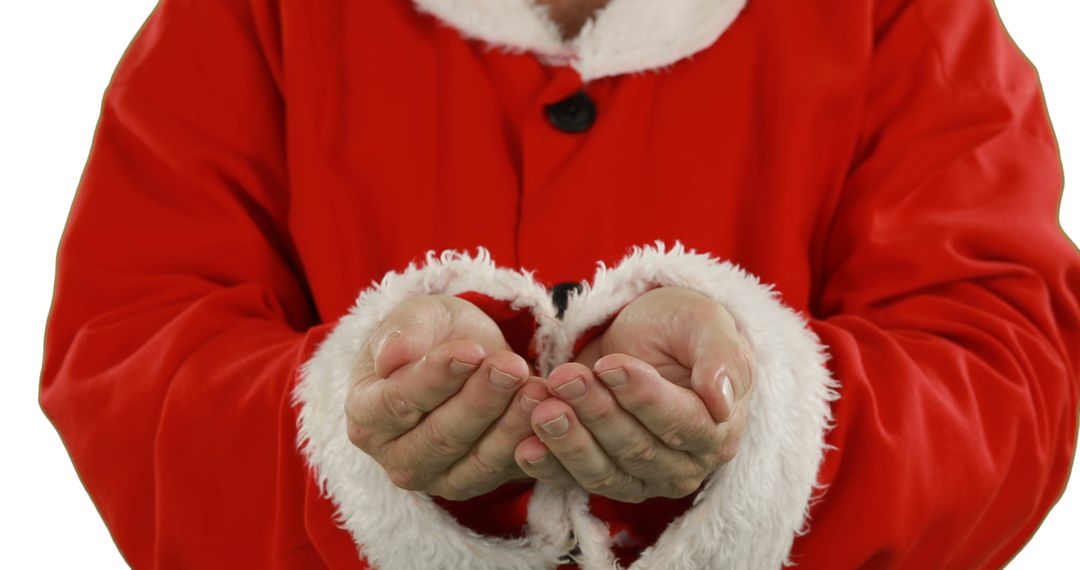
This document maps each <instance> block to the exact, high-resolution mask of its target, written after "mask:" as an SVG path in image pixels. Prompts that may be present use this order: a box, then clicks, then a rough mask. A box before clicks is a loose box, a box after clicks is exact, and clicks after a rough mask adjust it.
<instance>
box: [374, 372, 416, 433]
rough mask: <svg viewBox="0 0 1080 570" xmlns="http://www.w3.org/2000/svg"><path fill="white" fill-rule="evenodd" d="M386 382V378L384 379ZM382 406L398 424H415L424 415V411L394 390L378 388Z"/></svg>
mask: <svg viewBox="0 0 1080 570" xmlns="http://www.w3.org/2000/svg"><path fill="white" fill-rule="evenodd" d="M386 382H388V380H386ZM380 393H381V398H382V408H383V409H384V410H385V411H386V412H387V413H388V414H389V415H390V417H392V418H393V419H394V421H395V422H396V423H398V424H405V425H415V424H416V423H417V422H419V421H420V419H421V418H422V417H423V416H424V411H423V410H421V409H419V408H417V407H416V406H414V405H412V404H410V403H409V402H408V401H407V400H405V398H403V397H401V395H400V394H398V393H397V392H396V391H395V390H386V389H384V390H380Z"/></svg>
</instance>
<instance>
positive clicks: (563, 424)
mask: <svg viewBox="0 0 1080 570" xmlns="http://www.w3.org/2000/svg"><path fill="white" fill-rule="evenodd" d="M540 428H541V429H543V430H544V431H545V432H547V434H548V435H550V436H551V437H560V436H562V435H564V434H565V433H566V432H567V431H569V430H570V420H568V419H566V414H563V415H561V416H559V417H557V418H555V419H553V420H551V421H549V422H547V423H544V424H540Z"/></svg>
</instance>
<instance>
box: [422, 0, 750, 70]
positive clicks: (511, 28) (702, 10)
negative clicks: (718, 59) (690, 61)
mask: <svg viewBox="0 0 1080 570" xmlns="http://www.w3.org/2000/svg"><path fill="white" fill-rule="evenodd" d="M414 3H415V4H416V6H417V8H419V9H420V10H421V11H424V12H428V13H430V14H432V15H434V16H436V17H437V18H439V19H440V20H442V21H444V22H446V23H448V24H449V25H451V26H453V27H454V28H456V29H457V30H458V31H460V32H461V33H462V34H463V35H465V36H466V37H469V38H475V39H478V40H482V41H485V42H487V43H490V44H494V45H497V46H502V47H505V48H508V49H512V50H522V51H530V52H533V53H535V54H536V55H537V56H539V57H540V58H541V60H542V61H544V62H545V63H549V64H566V63H568V64H569V65H571V66H572V67H573V68H574V69H576V70H577V71H578V73H579V74H580V75H581V78H582V80H584V81H589V80H593V79H598V78H601V77H607V76H610V75H618V74H621V73H633V72H637V71H645V70H648V69H655V68H658V67H663V66H665V65H670V64H672V63H675V62H676V61H679V60H680V59H683V58H685V57H689V56H691V55H693V54H695V53H697V52H699V51H701V50H703V49H705V48H707V47H709V46H710V45H712V44H713V42H715V41H716V40H717V38H719V37H720V35H721V34H722V33H724V31H725V30H727V28H728V26H730V25H731V23H732V22H733V21H735V18H736V17H737V16H738V15H739V12H741V11H742V9H743V7H744V6H745V5H746V0H610V3H609V4H608V5H607V6H605V7H604V8H602V9H600V10H599V11H598V12H597V13H596V15H595V16H594V17H593V19H592V20H590V21H589V22H587V23H586V24H585V27H583V28H582V29H581V32H580V33H579V34H578V35H577V37H575V38H574V39H572V40H570V41H563V40H562V37H561V35H560V34H559V29H558V27H557V26H556V25H555V24H554V22H552V21H551V19H550V18H549V17H548V14H547V8H546V7H544V6H538V5H537V4H536V3H535V0H414Z"/></svg>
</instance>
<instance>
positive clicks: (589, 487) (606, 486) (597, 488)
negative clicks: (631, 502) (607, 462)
mask: <svg viewBox="0 0 1080 570" xmlns="http://www.w3.org/2000/svg"><path fill="white" fill-rule="evenodd" d="M582 484H583V485H582V486H583V487H584V488H585V490H586V491H588V492H590V493H593V494H596V495H604V496H607V497H611V496H613V495H616V494H618V493H621V492H622V491H624V490H625V487H626V476H624V475H623V474H621V473H620V472H619V471H618V470H616V469H610V470H609V471H607V472H606V473H604V474H602V475H600V476H598V477H595V478H592V479H588V480H586V481H582Z"/></svg>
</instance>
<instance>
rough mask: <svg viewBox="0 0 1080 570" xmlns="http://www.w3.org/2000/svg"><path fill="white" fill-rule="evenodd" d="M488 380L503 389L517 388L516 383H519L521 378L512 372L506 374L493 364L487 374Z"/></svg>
mask: <svg viewBox="0 0 1080 570" xmlns="http://www.w3.org/2000/svg"><path fill="white" fill-rule="evenodd" d="M488 380H490V381H491V383H492V384H494V385H495V386H497V387H499V388H503V389H510V388H517V386H518V384H520V383H521V378H518V377H516V376H514V375H512V374H507V373H506V372H503V371H502V370H499V369H498V368H495V367H494V366H492V367H491V373H490V374H488Z"/></svg>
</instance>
